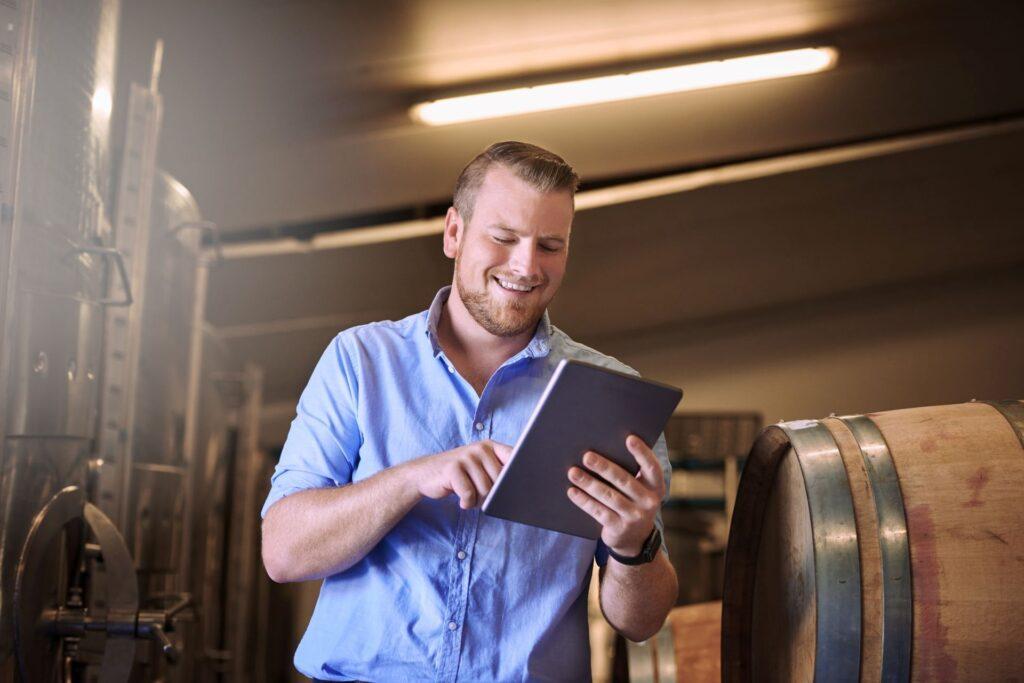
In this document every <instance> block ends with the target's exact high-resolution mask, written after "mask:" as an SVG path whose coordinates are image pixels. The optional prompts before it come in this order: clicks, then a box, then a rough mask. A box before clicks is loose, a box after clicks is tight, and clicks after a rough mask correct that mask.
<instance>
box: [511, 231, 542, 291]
mask: <svg viewBox="0 0 1024 683" xmlns="http://www.w3.org/2000/svg"><path fill="white" fill-rule="evenodd" d="M509 268H510V269H511V270H512V273H513V274H514V275H517V276H519V277H521V278H523V279H524V280H531V281H532V280H535V279H538V278H539V277H540V265H539V264H538V262H537V246H536V245H535V244H531V243H530V242H528V241H525V240H524V241H523V242H521V243H520V244H518V245H516V249H515V250H514V251H513V252H512V258H511V259H510V260H509Z"/></svg>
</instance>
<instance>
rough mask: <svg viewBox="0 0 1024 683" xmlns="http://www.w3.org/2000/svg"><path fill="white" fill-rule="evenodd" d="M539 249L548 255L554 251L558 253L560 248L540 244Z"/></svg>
mask: <svg viewBox="0 0 1024 683" xmlns="http://www.w3.org/2000/svg"><path fill="white" fill-rule="evenodd" d="M540 248H541V249H543V250H544V251H546V252H548V253H551V254H553V253H555V252H556V251H558V250H559V249H561V247H558V246H552V245H550V244H542V245H540Z"/></svg>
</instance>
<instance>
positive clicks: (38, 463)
mask: <svg viewBox="0 0 1024 683" xmlns="http://www.w3.org/2000/svg"><path fill="white" fill-rule="evenodd" d="M118 10H119V7H118V2H117V1H116V0H74V1H70V0H63V1H58V0H36V1H35V2H19V3H0V203H2V204H0V225H2V230H0V232H2V234H3V242H2V243H0V248H2V250H3V251H2V252H0V268H3V270H2V278H0V280H2V283H0V294H2V297H0V313H2V318H0V391H2V392H3V396H4V403H3V406H2V410H0V676H3V677H4V678H5V679H6V678H8V677H10V676H11V675H12V674H11V672H12V671H13V662H12V654H13V648H12V644H13V640H14V638H13V635H14V634H13V621H12V599H13V595H12V594H13V587H14V579H15V571H16V566H17V556H18V553H19V552H20V550H21V547H22V544H23V543H24V541H25V537H26V534H27V532H28V529H29V526H30V524H31V522H32V520H33V518H34V517H35V515H36V514H37V513H38V512H39V511H40V509H41V508H42V506H43V504H44V502H45V501H47V500H48V499H50V498H51V497H52V496H53V495H54V494H55V493H56V492H57V491H58V490H60V489H61V488H62V487H64V486H66V485H69V484H77V485H79V486H84V485H85V484H86V476H87V458H88V455H89V452H90V449H91V446H92V443H93V438H94V436H95V433H96V417H97V414H98V403H97V400H98V399H97V386H98V378H99V373H100V370H101V369H100V358H101V342H102V335H103V318H104V309H105V308H106V307H107V306H109V305H111V304H115V305H116V304H117V303H119V302H109V301H105V300H104V292H105V291H106V282H105V278H106V275H107V273H108V272H113V273H118V272H120V271H119V270H118V269H117V267H116V266H117V258H118V255H117V254H116V253H114V252H113V251H112V250H110V249H109V235H110V228H109V220H108V217H107V215H108V211H107V209H108V207H109V204H110V186H109V179H110V163H109V160H110V153H109V135H110V114H111V106H112V102H113V83H114V62H115V50H116V42H117V29H118V24H117V20H118ZM48 571H50V572H52V573H58V572H59V571H61V570H60V568H59V567H53V566H52V565H51V566H50V567H49V569H48ZM38 578H39V580H40V581H45V580H47V577H45V576H40V577H38ZM54 581H55V582H56V578H54Z"/></svg>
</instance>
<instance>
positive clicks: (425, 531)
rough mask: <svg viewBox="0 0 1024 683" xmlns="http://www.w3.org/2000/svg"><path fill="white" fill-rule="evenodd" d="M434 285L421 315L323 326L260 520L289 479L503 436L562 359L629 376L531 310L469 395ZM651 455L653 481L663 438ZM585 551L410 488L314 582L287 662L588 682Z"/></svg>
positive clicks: (295, 485)
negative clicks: (404, 506) (448, 344)
mask: <svg viewBox="0 0 1024 683" xmlns="http://www.w3.org/2000/svg"><path fill="white" fill-rule="evenodd" d="M449 292H450V287H446V288H444V289H442V290H441V291H440V292H438V294H437V296H436V297H435V299H434V302H433V304H432V305H431V307H430V309H429V310H428V311H424V312H422V313H419V314H417V315H413V316H410V317H408V318H405V319H403V320H400V321H398V322H392V321H387V322H379V323H372V324H369V325H363V326H360V327H355V328H352V329H348V330H345V331H344V332H341V333H340V334H339V335H338V336H337V337H335V338H334V340H333V341H332V342H331V344H330V346H328V348H327V350H326V351H325V352H324V354H323V357H322V358H321V359H320V362H319V363H318V364H317V366H316V369H315V370H314V371H313V374H312V377H311V378H310V380H309V384H308V385H307V386H306V389H305V390H304V391H303V393H302V397H301V398H300V400H299V403H298V407H297V411H296V412H297V416H296V418H295V420H294V421H293V422H292V425H291V430H290V431H289V434H288V439H287V442H286V443H285V446H284V450H283V451H282V453H281V460H280V462H279V464H278V466H277V468H276V470H275V471H274V475H273V478H272V480H271V482H272V484H271V491H270V495H269V496H268V497H267V501H266V503H265V504H264V506H263V515H264V516H265V515H266V513H267V510H268V509H269V508H270V506H271V505H273V504H274V503H275V502H277V501H278V500H280V499H281V498H282V497H283V496H287V495H288V494H291V493H295V492H296V491H301V490H304V489H310V488H324V487H332V486H344V485H346V484H348V483H351V482H358V481H361V480H363V479H366V478H367V477H370V476H372V475H374V474H376V473H377V472H380V471H381V470H383V469H385V468H388V467H392V466H394V465H398V464H400V463H403V462H406V461H408V460H412V459H415V458H418V457H421V456H424V455H429V454H432V453H438V452H441V451H446V450H450V449H452V448H457V447H459V446H464V445H466V444H469V443H472V442H474V441H479V440H481V439H494V440H495V441H499V442H502V443H506V444H514V443H515V442H516V441H517V440H518V437H519V434H520V432H521V431H522V429H523V427H524V426H525V424H526V422H527V420H528V418H529V417H530V414H531V413H532V411H533V409H534V406H535V405H536V403H537V401H538V400H539V398H540V396H541V393H542V392H543V390H544V387H545V386H546V385H547V382H548V379H549V378H550V377H551V374H552V373H553V372H554V370H555V367H556V366H557V365H558V362H559V361H560V360H561V359H562V358H573V359H578V360H584V361H587V362H590V363H594V364H598V365H603V366H607V367H610V368H613V369H616V370H620V371H627V372H633V371H632V370H631V369H630V368H628V367H627V366H625V365H623V364H622V363H620V362H618V361H616V360H615V359H613V358H610V357H608V356H605V355H602V354H600V353H598V352H597V351H594V350H593V349H590V348H587V347H586V346H583V345H581V344H577V343H576V342H574V341H572V340H571V339H570V338H569V337H568V336H567V335H566V334H565V333H563V332H562V331H561V330H558V329H557V328H555V327H553V326H552V325H551V323H550V321H549V319H548V316H547V313H545V314H544V317H543V319H542V320H541V323H540V324H539V325H538V328H537V331H536V333H535V334H534V337H533V339H532V340H531V341H530V343H529V344H528V345H527V346H526V348H524V349H523V350H522V351H520V352H519V353H518V354H516V355H515V356H513V357H512V358H509V359H508V360H507V361H506V362H505V363H504V364H503V365H502V366H501V367H500V368H499V369H498V370H497V371H496V372H495V373H494V376H492V377H491V379H490V381H489V382H488V383H487V386H486V387H485V388H484V391H483V394H482V395H480V396H477V394H476V391H475V390H474V389H473V387H472V386H470V384H469V383H468V382H467V381H466V380H464V379H463V378H462V377H461V376H460V375H459V373H458V372H457V371H456V370H455V368H454V366H453V365H452V363H451V362H450V361H449V360H448V359H447V358H446V357H445V354H444V352H443V351H442V349H441V347H440V345H439V343H438V339H437V325H438V321H439V320H440V317H441V315H442V310H443V307H444V303H445V301H446V300H447V298H448V294H449ZM655 452H656V453H657V454H658V457H659V458H660V460H661V463H662V469H663V470H664V471H665V477H666V482H667V480H668V476H669V472H670V469H669V464H668V458H667V453H666V450H665V439H664V436H663V437H662V438H661V439H659V441H658V444H657V445H656V447H655ZM666 486H667V484H666ZM566 487H567V488H568V481H567V482H566ZM359 523H360V520H358V519H353V520H352V524H359ZM657 523H658V525H659V527H660V526H661V520H660V518H659V519H658V522H657ZM595 558H596V559H597V561H598V562H599V563H601V564H603V563H604V561H605V559H606V552H605V550H604V548H603V546H602V545H601V544H599V543H598V542H596V541H591V540H588V539H582V538H576V537H574V536H568V535H565V534H559V533H555V532H552V531H547V530H543V529H537V528H534V527H530V526H526V525H523V524H517V523H514V522H508V521H505V520H502V519H497V518H494V517H489V516H487V515H484V514H482V513H481V512H480V511H479V510H478V509H473V510H462V509H461V508H460V507H459V505H458V499H457V498H455V497H454V496H449V497H447V498H444V499H442V500H431V499H423V500H422V501H420V502H419V503H418V504H417V505H416V506H415V507H414V508H413V509H412V510H411V511H410V512H409V513H408V514H407V515H406V516H405V517H404V518H403V519H402V520H401V521H399V522H398V524H396V525H395V527H394V528H393V529H392V530H391V531H390V532H389V533H388V534H386V535H385V536H384V538H383V539H382V540H381V541H380V543H378V544H377V546H376V547H375V548H374V549H373V550H371V551H370V552H369V554H367V555H366V557H365V558H363V559H362V560H361V561H359V562H358V563H356V564H355V565H354V566H352V567H351V568H349V569H347V570H346V571H343V572H340V573H338V574H335V575H333V576H329V577H327V578H326V579H325V580H324V582H323V585H322V587H321V589H320V597H319V599H318V600H317V604H316V609H315V610H314V612H313V617H312V619H311V620H310V623H309V627H308V628H307V630H306V633H305V635H304V636H303V638H302V642H301V643H300V644H299V647H298V649H297V651H296V653H295V666H296V668H298V670H299V671H301V672H302V673H304V674H306V675H307V676H311V677H315V678H322V679H333V680H347V679H363V680H370V681H419V680H430V681H433V680H437V681H513V680H515V681H521V680H531V681H534V680H536V681H542V680H548V681H569V680H590V645H589V637H588V624H587V590H588V586H589V582H590V576H591V571H592V568H593V565H594V560H595Z"/></svg>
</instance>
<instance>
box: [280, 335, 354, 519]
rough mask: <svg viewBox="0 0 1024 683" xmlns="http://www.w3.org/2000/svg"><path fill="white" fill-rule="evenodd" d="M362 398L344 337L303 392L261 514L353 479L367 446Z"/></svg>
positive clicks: (329, 350) (326, 353) (326, 354)
mask: <svg viewBox="0 0 1024 683" xmlns="http://www.w3.org/2000/svg"><path fill="white" fill-rule="evenodd" d="M357 396H358V377H357V374H356V372H355V367H354V366H353V364H352V363H351V361H350V356H349V354H348V353H347V352H346V348H345V335H344V333H342V334H339V335H338V336H337V337H335V338H334V340H333V341H332V342H331V343H330V345H329V346H328V347H327V349H326V350H325V351H324V353H323V355H322V356H321V357H320V361H319V362H318V363H317V365H316V368H315V369H314V370H313V374H312V376H311V377H310V378H309V383H308V384H307V385H306V388H305V389H304V390H303V392H302V396H301V398H300V399H299V403H298V406H296V415H295V419H294V420H292V425H291V429H290V430H289V431H288V439H287V440H286V441H285V444H284V448H283V449H282V451H281V459H280V460H279V461H278V464H277V467H275V468H274V474H273V476H272V477H271V479H270V493H269V495H267V500H266V501H265V502H264V503H263V510H262V512H261V513H260V514H261V516H263V517H266V515H267V511H268V510H269V509H270V508H271V506H273V505H274V503H276V502H277V501H279V500H281V499H282V498H284V497H285V496H287V495H290V494H292V493H295V492H297V491H304V490H306V489H314V488H328V487H332V486H342V485H344V484H348V483H349V482H351V481H352V470H353V469H354V468H355V466H356V463H357V462H358V454H359V448H360V446H361V444H362V439H361V436H360V430H359V424H358V422H357V419H356V416H357V413H358V411H357V406H356V397H357Z"/></svg>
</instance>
